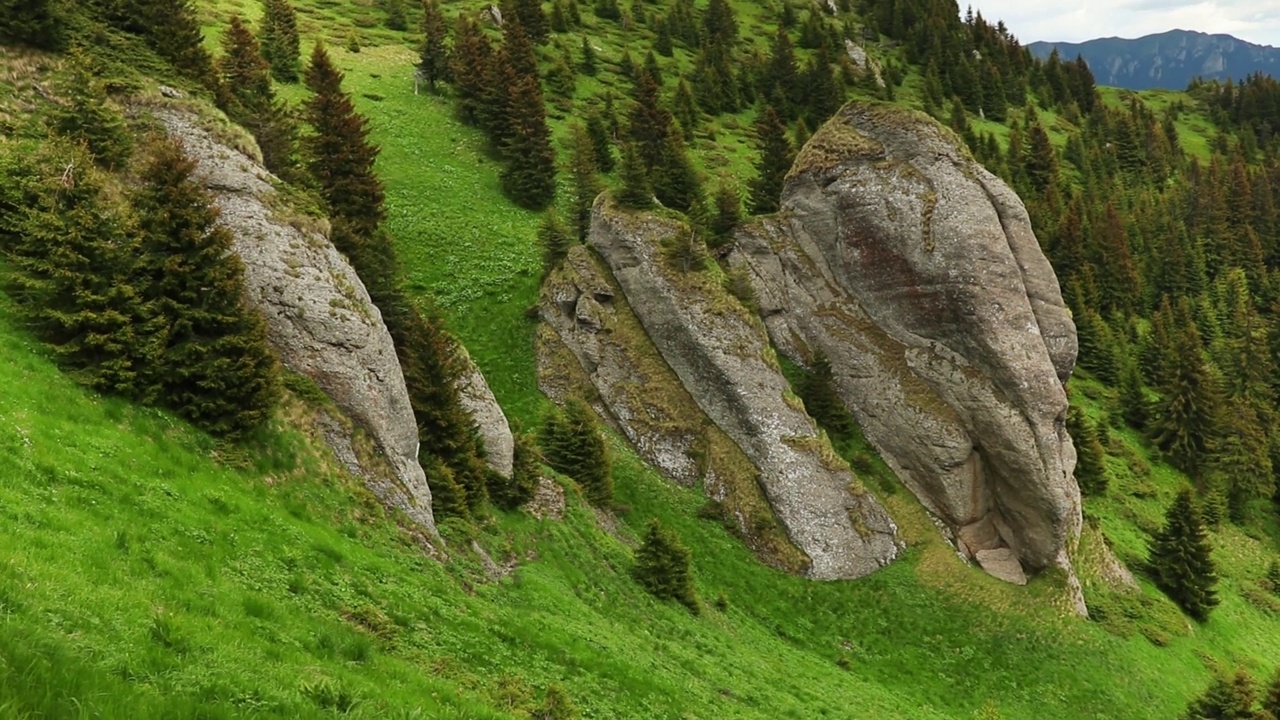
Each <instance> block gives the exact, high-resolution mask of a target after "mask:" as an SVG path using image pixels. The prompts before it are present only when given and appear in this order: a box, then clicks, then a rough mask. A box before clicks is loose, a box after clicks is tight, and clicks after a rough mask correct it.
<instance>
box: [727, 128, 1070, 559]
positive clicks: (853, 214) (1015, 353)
mask: <svg viewBox="0 0 1280 720" xmlns="http://www.w3.org/2000/svg"><path fill="white" fill-rule="evenodd" d="M962 148H963V146H962V144H961V143H960V141H959V140H958V139H957V138H956V137H955V136H954V135H952V134H951V133H950V132H949V131H947V130H945V129H944V128H942V127H941V126H940V125H938V124H937V123H936V122H934V121H933V120H932V119H930V118H928V117H926V116H923V115H921V114H919V113H913V112H911V111H907V110H903V109H900V108H896V107H892V106H883V105H879V104H870V103H852V104H850V105H848V106H846V107H845V108H844V109H843V110H841V111H840V112H839V113H838V114H837V115H836V116H835V117H834V118H833V119H832V120H831V121H829V122H828V123H827V124H826V125H824V126H823V127H822V128H821V129H820V130H819V131H818V132H817V133H815V134H814V136H813V137H812V138H811V139H810V141H809V142H808V143H807V144H806V146H805V147H804V149H803V150H802V152H801V153H800V156H799V157H798V158H797V161H796V164H795V167H794V168H793V169H792V171H791V173H790V174H789V176H788V180H787V184H786V189H785V192H784V194H783V200H782V211H781V212H780V213H778V214H777V215H775V216H773V217H770V218H766V219H763V220H760V221H757V222H755V223H752V224H749V225H747V226H745V227H743V228H742V229H741V230H740V231H739V233H738V235H737V237H736V249H735V250H734V252H733V254H732V255H731V257H730V264H731V265H732V266H734V267H736V268H738V269H739V270H740V271H743V272H746V273H747V274H748V275H749V277H750V278H751V282H752V284H753V286H754V288H755V295H756V298H757V302H758V305H759V308H760V311H761V314H762V317H763V318H764V319H765V323H766V326H767V328H768V331H769V334H770V336H771V337H772V339H773V341H774V343H775V344H776V345H777V346H778V347H779V348H780V349H782V350H783V351H784V352H785V353H787V354H788V355H789V356H792V357H794V358H796V359H797V360H799V361H801V362H805V361H808V360H810V359H812V358H813V357H814V356H815V355H816V354H818V353H821V354H823V355H825V356H826V357H827V358H828V359H829V360H830V362H831V365H832V368H833V370H834V373H835V376H836V382H837V385H838V388H839V391H840V394H841V396H842V398H843V399H844V400H845V402H846V403H847V404H848V405H849V407H850V408H851V409H852V411H853V412H854V414H855V416H856V417H857V419H858V421H859V423H860V424H861V426H862V428H863V430H864V432H865V434H866V436H867V437H868V439H870V440H871V441H872V442H873V443H874V444H875V445H876V446H877V448H878V449H879V450H880V452H881V454H882V455H883V457H884V459H885V460H886V462H887V463H888V464H889V465H890V467H891V468H892V469H893V470H894V471H895V472H896V473H897V474H898V476H899V477H900V478H901V479H902V480H903V481H904V482H905V483H906V485H907V486H908V487H910V488H911V490H912V491H913V492H914V493H915V494H916V495H917V496H918V497H919V498H920V500H921V501H922V502H923V503H924V505H925V506H926V507H927V508H928V509H929V510H930V511H931V512H932V513H933V514H934V515H935V516H936V517H937V518H938V519H939V520H940V521H941V522H942V523H943V524H944V525H945V526H946V527H947V528H948V529H949V530H950V532H951V534H952V535H953V536H954V538H955V542H956V544H957V547H958V549H959V550H961V551H962V552H963V553H964V554H965V555H966V556H968V557H972V558H977V559H978V560H979V561H982V560H984V559H985V560H986V562H983V563H982V564H983V566H984V567H987V568H988V570H990V571H991V572H992V573H993V574H996V575H997V576H1000V577H1003V578H1005V579H1008V580H1010V581H1013V582H1017V580H1018V578H1019V577H1020V571H1019V572H1014V570H1013V565H1012V564H1010V562H1012V563H1013V564H1019V565H1020V566H1021V567H1024V568H1025V569H1027V570H1031V571H1034V570H1039V569H1042V568H1045V567H1049V566H1061V567H1063V568H1065V569H1066V570H1067V571H1068V573H1070V571H1071V566H1070V560H1069V548H1070V547H1071V546H1072V544H1073V543H1074V542H1075V539H1076V538H1078V536H1079V533H1080V524H1081V512H1080V493H1079V489H1078V488H1077V486H1076V484H1075V481H1074V479H1073V475H1072V473H1073V470H1074V467H1075V450H1074V448H1073V446H1072V444H1071V439H1070V437H1069V436H1068V434H1067V431H1066V429H1065V425H1064V421H1065V418H1066V411H1067V397H1066V394H1065V391H1064V388H1063V383H1064V382H1065V381H1066V379H1067V378H1068V377H1069V376H1070V374H1071V371H1072V369H1073V367H1074V364H1075V355H1076V336H1075V327H1074V325H1073V323H1072V321H1071V317H1070V315H1069V313H1068V311H1067V309H1066V307H1065V305H1064V304H1063V301H1062V297H1061V294H1060V292H1059V289H1058V284H1057V280H1056V277H1055V276H1054V272H1053V269H1052V268H1051V267H1050V266H1049V263H1048V261H1047V260H1046V259H1045V257H1044V255H1043V253H1042V252H1041V251H1040V247H1039V245H1038V243H1037V241H1036V238H1035V236H1034V235H1033V233H1032V230H1031V223H1030V221H1029V219H1028V217H1027V213H1026V210H1025V209H1024V207H1023V205H1022V202H1021V201H1020V200H1019V199H1018V197H1017V196H1016V195H1015V194H1014V193H1013V191H1011V190H1010V189H1009V188H1008V187H1007V186H1006V185H1005V184H1004V183H1003V182H1001V181H1000V180H999V179H998V178H996V177H995V176H993V175H992V174H990V173H989V172H987V171H986V170H985V169H983V168H982V167H981V166H980V165H979V164H978V163H976V162H975V161H974V160H973V159H972V158H971V157H970V156H969V155H968V154H967V152H966V151H965V150H963V149H962ZM1005 548H1007V549H1008V552H1007V553H992V552H990V551H995V550H1000V549H1005ZM1072 581H1074V576H1072Z"/></svg>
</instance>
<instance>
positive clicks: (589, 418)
mask: <svg viewBox="0 0 1280 720" xmlns="http://www.w3.org/2000/svg"><path fill="white" fill-rule="evenodd" d="M538 444H539V445H540V446H541V447H542V452H543V454H544V455H545V456H546V458H547V463H548V464H550V465H551V467H552V468H553V469H554V470H555V471H556V472H558V473H561V474H563V475H568V476H569V477H571V478H573V479H574V480H576V481H577V483H578V485H579V486H581V487H582V493H583V495H585V496H586V498H587V501H588V502H590V503H591V504H592V505H595V506H596V507H602V508H608V507H609V506H610V505H611V504H612V503H613V477H612V476H611V474H610V472H611V470H610V462H609V454H608V451H607V449H606V447H605V444H604V438H603V437H601V436H600V429H599V427H598V426H597V424H596V420H595V416H594V414H593V413H592V411H591V408H589V407H587V404H586V403H584V402H582V401H581V400H578V399H577V398H571V399H570V400H569V401H568V402H566V403H565V408H564V410H563V411H559V410H558V411H555V412H554V413H552V415H551V417H550V418H549V419H548V420H547V422H546V424H545V425H544V426H543V428H542V433H541V434H540V436H539V439H538Z"/></svg>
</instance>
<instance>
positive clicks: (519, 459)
mask: <svg viewBox="0 0 1280 720" xmlns="http://www.w3.org/2000/svg"><path fill="white" fill-rule="evenodd" d="M511 467H512V470H511V477H509V478H505V477H503V476H502V475H499V474H498V473H496V472H494V473H489V498H490V499H491V500H492V501H493V504H494V505H497V506H498V507H499V508H502V509H503V510H508V511H509V510H515V509H517V508H519V507H520V506H521V505H524V504H525V503H527V502H529V501H530V500H532V499H533V494H534V491H536V490H537V489H538V477H539V473H538V448H537V445H536V444H534V441H533V438H532V437H530V436H529V435H525V434H522V433H517V434H516V435H515V448H514V450H513V455H512V462H511Z"/></svg>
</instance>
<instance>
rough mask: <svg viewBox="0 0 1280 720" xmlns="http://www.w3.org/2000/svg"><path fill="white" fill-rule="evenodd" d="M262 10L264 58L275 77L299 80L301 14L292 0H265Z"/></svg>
mask: <svg viewBox="0 0 1280 720" xmlns="http://www.w3.org/2000/svg"><path fill="white" fill-rule="evenodd" d="M263 5H264V7H263V12H262V31H261V33H260V35H261V39H262V57H263V58H265V59H266V61H267V64H268V65H270V66H271V76H272V77H273V78H275V79H276V80H278V81H279V82H282V83H294V82H297V81H298V76H299V73H298V66H299V63H300V49H299V40H298V17H297V14H296V13H295V12H294V10H293V4H292V3H290V2H289V0H265V2H264V4H263Z"/></svg>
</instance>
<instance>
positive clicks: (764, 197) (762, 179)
mask: <svg viewBox="0 0 1280 720" xmlns="http://www.w3.org/2000/svg"><path fill="white" fill-rule="evenodd" d="M755 130H756V145H757V147H759V148H760V160H759V162H758V163H757V164H756V177H755V179H754V180H752V181H751V195H750V198H749V199H748V201H747V202H748V205H750V207H751V212H752V214H755V215H767V214H769V213H774V212H777V211H778V209H779V208H780V207H781V202H782V187H783V185H784V184H785V183H786V179H787V173H788V172H790V171H791V164H792V163H793V162H795V152H794V151H793V150H792V149H791V141H790V140H789V139H788V138H787V126H786V125H784V124H782V119H781V118H780V117H779V116H778V113H777V112H776V111H775V110H774V109H773V107H767V108H765V111H764V113H763V114H762V115H761V116H760V119H759V120H757V121H756V128H755Z"/></svg>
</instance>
